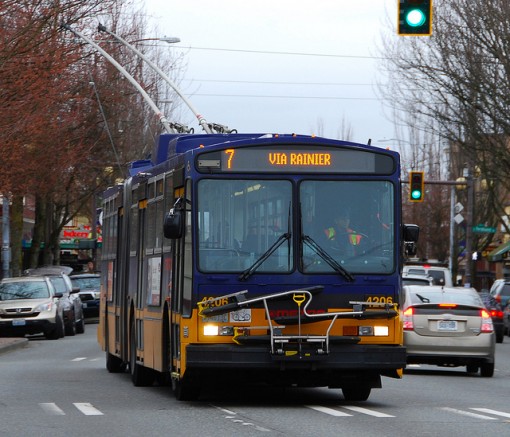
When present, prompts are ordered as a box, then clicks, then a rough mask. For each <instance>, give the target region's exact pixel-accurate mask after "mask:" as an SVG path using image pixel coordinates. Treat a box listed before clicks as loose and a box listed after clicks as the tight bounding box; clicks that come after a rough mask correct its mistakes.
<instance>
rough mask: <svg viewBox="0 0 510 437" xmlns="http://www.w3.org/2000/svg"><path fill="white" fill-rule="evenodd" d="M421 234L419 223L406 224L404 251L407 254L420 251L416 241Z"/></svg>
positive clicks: (410, 254) (411, 254)
mask: <svg viewBox="0 0 510 437" xmlns="http://www.w3.org/2000/svg"><path fill="white" fill-rule="evenodd" d="M419 236H420V227H419V226H418V225H404V232H403V238H404V253H405V254H406V255H407V256H415V255H416V252H417V251H418V247H417V246H416V242H417V241H418V238H419Z"/></svg>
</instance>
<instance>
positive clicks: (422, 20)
mask: <svg viewBox="0 0 510 437" xmlns="http://www.w3.org/2000/svg"><path fill="white" fill-rule="evenodd" d="M398 2H399V3H398V34H399V35H401V36H402V35H404V36H430V35H431V34H432V0H398Z"/></svg>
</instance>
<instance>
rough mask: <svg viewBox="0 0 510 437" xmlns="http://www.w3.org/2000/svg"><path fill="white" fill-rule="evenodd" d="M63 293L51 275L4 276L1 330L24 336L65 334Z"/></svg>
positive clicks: (0, 294) (0, 285) (53, 337)
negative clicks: (51, 279)
mask: <svg viewBox="0 0 510 437" xmlns="http://www.w3.org/2000/svg"><path fill="white" fill-rule="evenodd" d="M61 298H62V293H60V292H58V291H57V290H55V287H54V286H53V285H52V283H51V281H50V280H49V278H48V277H45V276H33V277H21V278H5V279H2V281H1V282H0V334H1V335H2V336H22V337H24V336H25V335H27V334H38V333H41V332H42V333H44V335H45V336H46V338H48V339H51V340H56V339H58V338H62V337H64V307H63V302H62V300H61Z"/></svg>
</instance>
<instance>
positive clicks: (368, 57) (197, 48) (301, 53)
mask: <svg viewBox="0 0 510 437" xmlns="http://www.w3.org/2000/svg"><path fill="white" fill-rule="evenodd" d="M173 47H175V48H180V49H188V50H210V51H220V52H242V53H258V54H264V55H292V56H318V57H323V58H352V59H387V58H386V57H384V56H368V55H337V54H329V53H304V52H273V51H269V50H246V49H222V48H214V47H193V46H188V47H184V46H176V45H174V46H173Z"/></svg>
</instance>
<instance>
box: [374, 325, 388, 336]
mask: <svg viewBox="0 0 510 437" xmlns="http://www.w3.org/2000/svg"><path fill="white" fill-rule="evenodd" d="M374 335H375V336H376V337H387V336H388V335H389V329H388V327H387V326H377V325H376V326H374Z"/></svg>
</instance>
